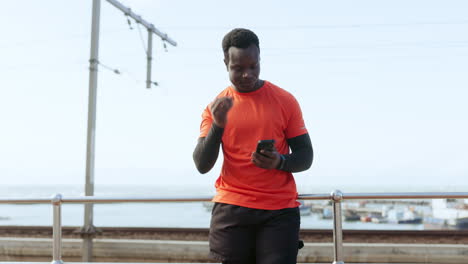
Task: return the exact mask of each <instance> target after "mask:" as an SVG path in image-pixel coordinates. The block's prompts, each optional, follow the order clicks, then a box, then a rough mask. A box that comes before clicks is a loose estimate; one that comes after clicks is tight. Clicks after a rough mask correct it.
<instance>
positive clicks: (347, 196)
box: [0, 192, 468, 204]
mask: <svg viewBox="0 0 468 264" xmlns="http://www.w3.org/2000/svg"><path fill="white" fill-rule="evenodd" d="M342 195H343V196H342V199H343V200H366V199H381V200H387V199H388V200H390V199H447V198H451V199H468V192H419V193H418V192H401V193H343V194H342ZM212 199H213V197H212V196H168V197H112V196H79V197H62V199H61V203H75V204H83V203H154V202H156V203H157V202H209V201H211V200H212ZM298 199H299V200H330V199H332V195H331V194H301V195H299V196H298ZM51 202H52V198H0V204H49V203H51Z"/></svg>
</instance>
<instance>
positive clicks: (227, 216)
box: [209, 203, 300, 264]
mask: <svg viewBox="0 0 468 264" xmlns="http://www.w3.org/2000/svg"><path fill="white" fill-rule="evenodd" d="M299 226H300V214H299V208H297V207H296V208H285V209H280V210H260V209H252V208H246V207H242V206H237V205H230V204H223V203H215V205H214V207H213V211H212V216H211V227H210V237H209V241H210V256H211V257H213V258H214V259H215V260H217V261H221V262H222V263H226V264H228V263H233V264H234V263H239V264H240V263H242V264H295V263H296V259H297V252H298V245H299Z"/></svg>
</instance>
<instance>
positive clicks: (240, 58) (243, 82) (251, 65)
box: [224, 44, 260, 93]
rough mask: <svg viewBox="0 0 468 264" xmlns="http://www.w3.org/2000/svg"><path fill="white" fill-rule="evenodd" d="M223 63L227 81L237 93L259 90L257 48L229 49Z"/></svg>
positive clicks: (252, 46) (253, 46)
mask: <svg viewBox="0 0 468 264" xmlns="http://www.w3.org/2000/svg"><path fill="white" fill-rule="evenodd" d="M224 63H225V64H226V67H227V70H228V72H229V79H230V80H231V83H232V84H233V85H234V88H235V89H236V90H237V91H238V92H242V93H246V92H252V91H255V90H257V89H258V88H260V87H259V81H260V80H259V79H258V75H259V74H260V50H259V49H258V48H257V46H255V45H254V44H252V45H250V46H249V47H248V48H246V49H241V48H236V47H230V48H229V50H228V58H227V59H224Z"/></svg>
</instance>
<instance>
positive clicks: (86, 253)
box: [81, 0, 177, 262]
mask: <svg viewBox="0 0 468 264" xmlns="http://www.w3.org/2000/svg"><path fill="white" fill-rule="evenodd" d="M106 1H107V2H109V3H110V4H111V5H113V6H114V7H116V8H117V9H119V10H121V11H122V12H124V14H125V15H127V16H129V17H131V18H133V19H134V20H136V21H137V23H140V24H142V25H143V26H145V27H146V29H147V30H148V51H147V52H146V56H147V74H146V76H147V80H146V84H147V85H146V87H147V88H150V87H151V83H152V82H151V61H152V37H153V34H156V35H157V36H159V37H160V38H161V39H162V40H163V41H166V42H168V43H169V44H171V45H172V46H177V43H176V42H175V41H173V40H172V39H170V38H169V37H168V36H167V34H164V33H162V32H160V31H159V30H158V29H156V28H155V27H154V26H153V25H152V24H150V23H148V22H146V21H145V20H143V19H142V18H141V17H140V16H138V15H136V14H135V13H133V12H132V11H131V9H130V8H127V7H125V6H123V5H122V4H121V3H119V2H117V1H115V0H106ZM100 9H101V0H93V11H92V26H91V58H90V60H89V95H88V131H87V144H86V183H85V195H86V196H92V195H94V161H95V154H94V153H95V136H96V133H95V132H96V105H97V100H96V98H97V96H96V95H97V79H98V66H99V19H100V18H99V17H100ZM95 234H96V228H95V226H94V225H93V204H85V212H84V226H83V227H82V228H81V236H82V238H83V251H82V254H83V255H82V261H83V262H91V261H92V256H93V254H92V253H93V238H94V236H95Z"/></svg>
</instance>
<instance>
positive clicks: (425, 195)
mask: <svg viewBox="0 0 468 264" xmlns="http://www.w3.org/2000/svg"><path fill="white" fill-rule="evenodd" d="M448 198H452V199H466V198H468V192H420V193H408V192H407V193H342V192H341V191H339V190H335V191H333V192H331V193H330V194H302V195H299V198H298V199H299V200H331V202H332V203H333V252H334V256H333V258H334V261H333V264H344V254H343V229H342V218H341V213H342V211H341V202H342V201H343V200H368V199H382V200H390V199H448ZM211 199H212V197H211V196H209V197H208V196H198V197H196V196H185V197H184V196H173V197H171V196H166V197H132V198H116V197H97V196H82V197H70V198H67V197H63V196H62V195H61V194H56V195H54V196H53V197H52V198H50V199H49V198H38V199H28V198H18V199H10V198H0V204H22V203H28V204H50V203H51V204H52V206H53V225H52V230H53V231H52V232H53V235H52V236H53V243H52V248H53V254H52V258H53V259H52V264H62V263H63V261H62V213H61V208H62V204H66V203H69V204H87V203H93V204H95V203H155V202H204V201H211Z"/></svg>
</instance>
